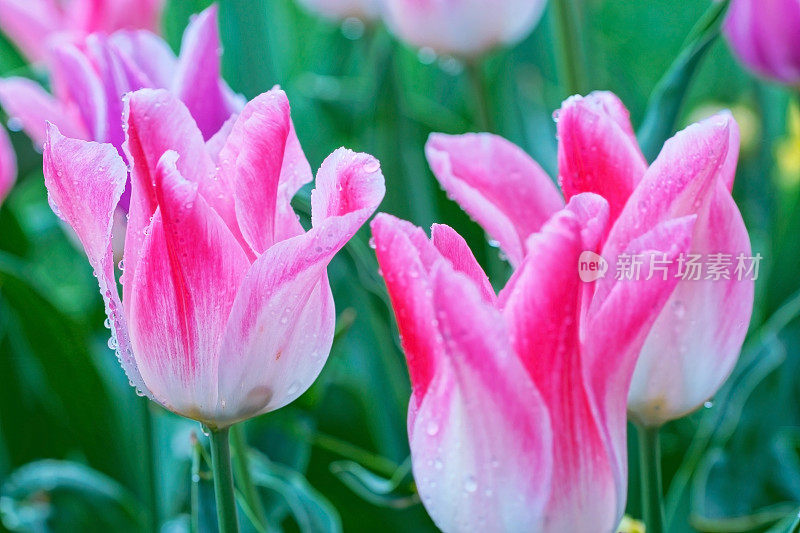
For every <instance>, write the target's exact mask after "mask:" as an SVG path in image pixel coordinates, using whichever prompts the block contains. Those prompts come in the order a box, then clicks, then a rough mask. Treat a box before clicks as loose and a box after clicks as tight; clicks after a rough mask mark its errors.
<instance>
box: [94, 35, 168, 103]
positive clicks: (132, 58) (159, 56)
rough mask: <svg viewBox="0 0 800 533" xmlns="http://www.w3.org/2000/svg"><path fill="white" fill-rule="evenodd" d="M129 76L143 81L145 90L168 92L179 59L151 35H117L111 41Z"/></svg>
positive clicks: (109, 39)
mask: <svg viewBox="0 0 800 533" xmlns="http://www.w3.org/2000/svg"><path fill="white" fill-rule="evenodd" d="M108 42H109V44H110V45H111V46H112V47H113V48H114V49H115V50H116V51H117V53H118V56H119V57H120V59H121V60H122V62H123V64H124V65H125V68H126V69H127V70H128V75H129V77H131V78H136V79H139V80H140V82H141V85H140V86H141V87H150V88H153V89H167V88H169V87H170V85H171V84H172V76H173V73H174V72H175V69H176V68H177V59H176V57H175V54H174V53H172V50H171V49H170V47H169V45H167V43H166V42H165V41H164V40H163V39H161V38H159V37H158V36H157V35H154V34H152V33H150V32H149V31H143V30H138V31H124V30H122V31H117V32H114V33H113V34H111V35H110V36H109V37H108Z"/></svg>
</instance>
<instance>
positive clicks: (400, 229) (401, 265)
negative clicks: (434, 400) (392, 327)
mask: <svg viewBox="0 0 800 533" xmlns="http://www.w3.org/2000/svg"><path fill="white" fill-rule="evenodd" d="M370 227H371V228H372V238H373V241H374V243H375V253H376V255H377V257H378V265H380V270H381V273H382V275H383V278H384V280H385V282H386V288H387V290H388V292H389V298H390V299H391V302H392V307H393V308H394V314H395V317H396V318H397V327H398V329H399V330H400V338H401V342H402V345H403V351H404V352H405V355H406V360H407V362H408V370H409V374H410V376H411V387H412V390H413V397H414V398H415V401H416V402H417V403H419V402H421V401H422V398H423V396H424V395H425V392H426V390H427V388H428V386H429V384H430V382H431V379H433V375H434V369H435V365H436V363H437V361H438V360H439V359H440V358H441V355H442V349H441V343H439V342H437V340H436V339H437V337H438V336H439V335H438V332H437V329H436V326H435V325H434V321H435V319H436V315H435V312H434V309H433V303H432V301H431V298H430V292H431V291H432V288H431V284H430V280H429V273H430V269H431V268H432V267H433V265H434V264H435V263H436V262H437V261H442V260H443V258H442V255H441V254H440V253H439V252H438V251H437V250H436V248H435V247H434V246H433V245H432V244H431V242H430V241H429V240H428V238H427V237H426V236H425V233H424V232H423V231H422V230H421V229H420V228H418V227H416V226H414V225H413V224H411V223H410V222H406V221H405V220H400V219H398V218H395V217H393V216H391V215H387V214H385V213H379V214H378V215H377V216H376V217H375V219H374V220H373V221H372V224H371V225H370Z"/></svg>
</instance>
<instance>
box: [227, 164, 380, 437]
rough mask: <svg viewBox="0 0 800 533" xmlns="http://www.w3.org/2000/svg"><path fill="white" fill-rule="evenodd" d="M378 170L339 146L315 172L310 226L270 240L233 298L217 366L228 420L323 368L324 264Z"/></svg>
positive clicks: (367, 203) (328, 329)
mask: <svg viewBox="0 0 800 533" xmlns="http://www.w3.org/2000/svg"><path fill="white" fill-rule="evenodd" d="M383 191H384V183H383V175H382V174H381V173H380V168H379V165H378V163H377V161H376V160H375V159H374V158H372V157H371V156H367V155H365V154H354V153H352V152H349V151H346V150H340V151H337V152H335V153H334V154H332V155H331V156H329V157H328V158H327V159H326V160H325V162H323V163H322V167H321V168H320V170H319V172H318V173H317V189H315V191H314V192H313V193H312V206H313V207H312V210H313V213H314V215H313V217H314V227H313V228H312V229H311V230H310V231H309V232H308V233H304V234H301V235H298V236H296V237H291V238H289V239H285V240H282V241H280V242H278V243H276V244H274V245H273V246H272V247H270V248H268V249H267V250H266V251H265V252H264V253H263V254H262V255H261V256H260V257H258V259H256V261H255V262H254V263H253V265H252V266H251V268H250V270H249V272H248V274H247V277H246V278H245V280H244V282H243V283H242V286H241V287H240V289H239V292H238V294H237V296H236V301H235V302H234V306H233V310H232V311H231V316H230V319H229V321H228V325H227V328H226V332H225V337H224V340H223V345H222V351H221V354H222V355H221V358H220V361H221V362H222V361H224V363H221V364H220V368H219V383H220V393H219V398H220V407H222V405H223V404H222V402H223V401H224V402H225V404H224V405H225V409H226V412H225V414H226V417H227V418H226V420H227V421H228V422H229V423H233V422H235V421H237V420H242V419H244V418H248V417H250V416H255V415H257V414H260V413H264V412H267V411H272V410H274V409H278V408H279V407H282V406H284V405H286V404H287V403H289V402H291V401H293V400H294V399H295V398H297V397H298V396H300V394H302V393H303V392H304V391H305V390H306V389H307V388H308V387H309V386H310V385H311V384H312V383H313V381H314V380H315V379H316V377H317V375H318V374H319V372H320V370H321V369H322V366H323V364H324V363H325V359H326V358H327V355H328V352H329V351H330V347H331V343H332V342H333V331H334V322H335V312H334V307H333V301H332V297H331V294H330V287H329V286H328V280H327V274H326V268H327V266H328V263H329V262H330V261H331V259H332V258H333V256H334V255H335V254H336V253H337V252H338V251H339V250H340V249H341V248H342V247H343V246H344V245H345V244H346V243H347V241H348V240H350V239H351V238H352V237H353V235H354V234H355V232H356V231H357V230H358V228H359V227H360V226H361V225H362V224H363V223H364V222H365V221H366V219H367V218H368V217H369V216H370V215H371V214H372V212H373V211H374V210H375V208H376V207H377V205H378V203H379V202H380V200H381V198H382V197H383Z"/></svg>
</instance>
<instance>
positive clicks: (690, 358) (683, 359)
mask: <svg viewBox="0 0 800 533" xmlns="http://www.w3.org/2000/svg"><path fill="white" fill-rule="evenodd" d="M690 253H692V254H701V255H702V257H703V258H704V260H703V261H704V263H706V264H708V262H709V261H710V260H711V258H712V257H713V254H723V255H724V256H726V257H727V259H723V260H727V261H729V262H730V267H729V269H727V270H728V271H729V275H730V279H724V278H721V279H718V280H715V279H700V280H696V281H695V280H687V281H681V282H680V283H679V284H678V285H677V287H676V288H675V291H674V292H673V293H672V295H671V296H670V299H669V301H668V302H667V303H666V304H665V305H664V306H663V310H662V311H661V314H660V315H659V316H658V319H657V320H656V322H655V324H653V326H652V328H651V330H650V334H649V336H648V337H647V341H646V342H645V344H644V347H643V348H642V351H641V355H640V357H639V360H638V363H637V365H636V371H635V373H634V377H633V382H632V385H631V390H630V395H629V398H628V409H629V411H630V413H631V416H632V417H633V418H634V419H636V420H638V421H639V422H641V423H644V424H648V425H660V424H662V423H664V422H667V421H669V420H673V419H676V418H679V417H682V416H684V415H686V414H688V413H689V412H691V411H693V410H695V409H697V408H698V407H700V406H701V405H702V404H703V403H704V402H705V401H706V400H708V399H709V398H710V397H711V396H713V395H714V394H715V393H716V391H717V390H718V389H719V387H720V386H721V385H722V383H723V382H724V381H725V379H726V378H727V377H728V375H729V374H730V373H731V371H732V370H733V367H734V365H735V364H736V361H737V359H738V356H739V351H740V350H741V347H742V343H743V341H744V337H745V334H746V333H747V327H748V325H749V322H750V315H751V313H752V308H753V288H754V287H753V286H754V281H753V280H752V278H751V277H748V276H745V277H743V279H739V278H738V276H737V274H736V267H737V264H738V259H737V257H739V256H740V255H741V256H742V257H743V258H745V259H746V260H745V263H744V265H745V267H750V266H751V262H750V261H749V260H747V258H749V257H750V256H751V255H752V253H751V250H750V239H749V237H748V235H747V229H746V228H745V226H744V222H743V221H742V217H741V214H740V213H739V209H738V208H737V207H736V204H735V203H734V201H733V198H731V196H730V193H729V192H728V191H727V190H726V188H725V185H724V184H723V183H717V185H716V190H715V191H714V197H713V198H712V200H711V204H710V206H709V207H708V209H707V210H704V211H703V212H702V213H701V214H700V216H699V218H698V219H697V223H696V224H695V230H694V235H693V238H692V246H691V252H690ZM721 259H722V258H721ZM705 276H706V274H703V277H705Z"/></svg>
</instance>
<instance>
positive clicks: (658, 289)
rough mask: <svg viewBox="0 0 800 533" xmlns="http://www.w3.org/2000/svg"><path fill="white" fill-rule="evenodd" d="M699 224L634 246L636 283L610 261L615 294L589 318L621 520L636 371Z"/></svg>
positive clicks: (668, 228) (593, 386)
mask: <svg viewBox="0 0 800 533" xmlns="http://www.w3.org/2000/svg"><path fill="white" fill-rule="evenodd" d="M696 218H697V217H696V215H688V216H686V217H682V218H679V219H669V220H667V221H665V222H662V223H660V224H658V225H657V226H656V227H655V228H653V229H652V230H650V231H649V232H647V233H646V234H644V235H643V236H641V237H639V238H637V239H634V240H633V241H631V243H630V244H629V246H628V248H627V249H626V250H625V253H626V254H628V255H629V256H630V257H634V256H637V257H639V258H641V264H642V266H641V271H640V274H639V276H638V277H636V276H634V279H620V280H616V279H615V277H616V276H615V274H612V272H613V270H612V269H613V268H614V267H613V265H616V263H617V261H616V260H615V259H616V258H612V257H609V256H606V260H607V261H608V262H609V265H612V266H611V267H610V268H609V273H608V274H607V276H606V278H605V279H606V280H610V281H609V284H608V286H609V287H610V291H609V292H608V293H607V295H603V294H601V293H600V290H599V288H598V291H596V292H595V295H594V298H593V299H592V302H591V305H590V307H589V309H588V312H587V313H586V316H585V317H584V321H583V328H582V333H581V337H582V339H583V341H582V351H583V353H584V358H583V360H584V364H585V375H586V376H587V382H588V384H589V392H590V394H591V396H592V398H593V402H594V404H595V405H596V406H597V410H598V416H599V417H600V420H601V425H600V427H601V429H602V430H603V434H604V439H605V441H606V442H607V443H608V446H609V450H610V453H611V457H612V461H613V462H612V466H613V471H614V475H615V479H616V483H617V491H618V495H619V497H618V499H617V511H616V512H617V519H620V518H621V517H622V513H623V511H624V505H625V490H626V487H627V483H626V479H627V447H626V446H627V445H626V437H625V432H626V402H627V396H628V390H629V388H630V383H631V377H632V375H633V369H634V367H635V365H636V360H637V357H638V356H639V352H640V350H641V347H642V343H643V342H644V339H645V337H646V335H647V332H648V331H649V329H650V327H651V326H652V324H653V322H654V321H655V319H656V317H657V316H658V314H659V313H660V312H661V310H662V309H663V307H664V305H665V303H666V302H667V299H668V298H669V297H670V295H671V294H672V292H673V290H674V289H675V286H676V284H677V282H678V280H677V277H676V273H677V261H676V260H677V257H678V256H679V255H680V254H681V253H685V252H687V251H688V250H689V244H690V242H691V238H692V231H693V227H694V223H695V220H696ZM656 267H665V271H663V272H659V271H657V270H656ZM651 273H652V275H651ZM598 287H602V285H600V286H598ZM661 355H662V356H663V355H664V354H661Z"/></svg>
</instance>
